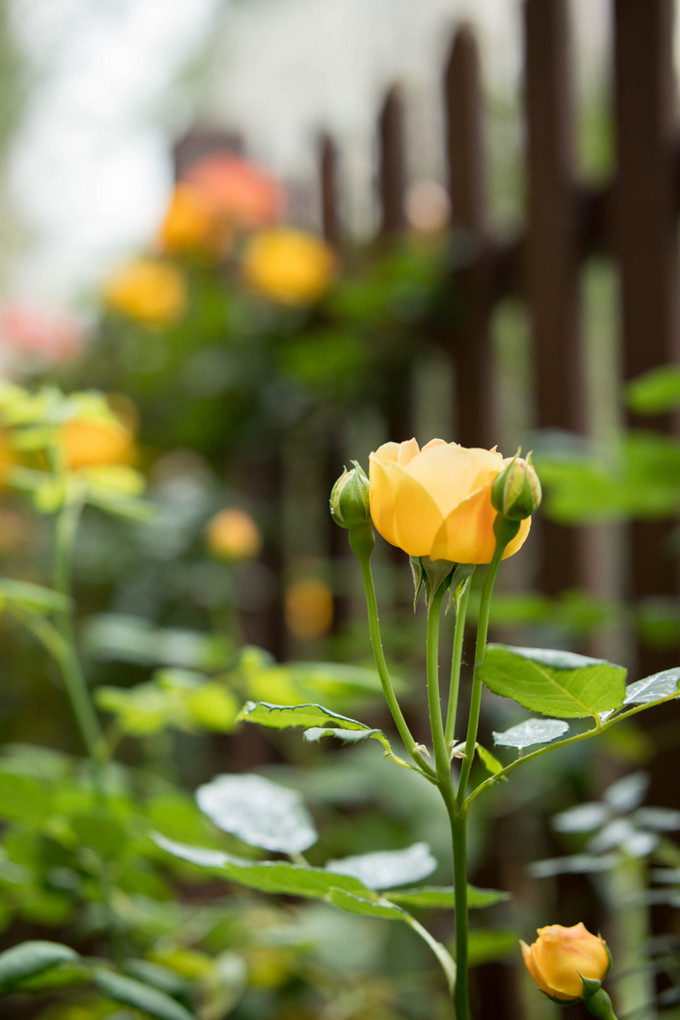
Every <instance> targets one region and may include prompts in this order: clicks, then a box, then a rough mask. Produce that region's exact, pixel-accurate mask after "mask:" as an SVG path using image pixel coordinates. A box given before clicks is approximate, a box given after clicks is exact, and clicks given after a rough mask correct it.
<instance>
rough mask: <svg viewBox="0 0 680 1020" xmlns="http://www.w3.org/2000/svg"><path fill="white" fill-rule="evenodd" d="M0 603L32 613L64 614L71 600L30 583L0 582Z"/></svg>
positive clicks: (6, 579)
mask: <svg viewBox="0 0 680 1020" xmlns="http://www.w3.org/2000/svg"><path fill="white" fill-rule="evenodd" d="M0 602H9V604H10V605H15V606H18V607H19V608H20V609H27V610H29V611H30V612H32V613H43V614H44V613H66V612H68V609H69V606H70V604H71V600H70V599H69V598H68V596H67V595H62V594H61V592H58V591H53V589H52V588H44V587H43V586H42V585H40V584H33V583H31V582H30V581H14V580H11V579H8V578H4V579H3V580H2V581H0Z"/></svg>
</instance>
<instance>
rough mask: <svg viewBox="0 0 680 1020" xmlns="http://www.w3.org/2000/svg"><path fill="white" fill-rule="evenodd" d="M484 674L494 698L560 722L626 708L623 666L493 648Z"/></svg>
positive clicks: (566, 655)
mask: <svg viewBox="0 0 680 1020" xmlns="http://www.w3.org/2000/svg"><path fill="white" fill-rule="evenodd" d="M480 675H481V677H482V680H483V681H484V682H485V683H486V685H487V686H488V687H489V689H490V690H492V691H493V692H494V694H500V695H502V696H503V697H506V698H512V699H513V700H514V701H516V702H518V704H520V705H522V706H523V707H524V708H528V709H530V710H532V711H534V712H542V713H543V714H545V715H553V716H557V717H558V718H577V719H578V718H583V717H585V716H593V717H596V716H598V715H599V714H600V713H601V712H611V711H613V710H615V709H617V708H620V707H621V705H622V704H623V699H624V694H625V676H626V671H625V669H624V668H623V667H622V666H616V665H614V664H613V663H611V662H606V661H605V660H604V659H591V658H588V657H586V656H585V655H575V654H574V653H573V652H563V651H553V650H552V649H545V648H509V647H507V646H505V645H489V646H488V649H487V655H486V659H485V661H484V663H483V664H482V666H481V667H480Z"/></svg>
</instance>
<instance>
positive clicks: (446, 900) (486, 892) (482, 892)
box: [385, 885, 510, 909]
mask: <svg viewBox="0 0 680 1020" xmlns="http://www.w3.org/2000/svg"><path fill="white" fill-rule="evenodd" d="M385 897H386V898H387V899H388V900H391V901H392V902H394V903H403V905H404V906H405V907H415V908H419V907H422V908H423V909H427V908H433V909H449V908H452V907H453V906H454V904H455V896H454V890H453V886H421V887H420V888H417V889H399V890H397V891H396V892H391V891H390V892H386V893H385ZM467 899H468V906H469V907H471V908H478V907H491V906H493V905H494V904H495V903H503V902H504V901H505V900H509V899H510V894H509V893H507V892H503V891H501V890H500V889H479V888H478V887H477V886H474V885H468V890H467Z"/></svg>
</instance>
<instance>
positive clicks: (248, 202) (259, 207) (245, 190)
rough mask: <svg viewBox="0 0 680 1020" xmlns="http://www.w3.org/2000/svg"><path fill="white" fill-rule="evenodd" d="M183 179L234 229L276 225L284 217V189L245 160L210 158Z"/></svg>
mask: <svg viewBox="0 0 680 1020" xmlns="http://www.w3.org/2000/svg"><path fill="white" fill-rule="evenodd" d="M182 179H183V180H184V181H185V182H186V183H187V184H190V185H191V186H192V187H193V188H195V189H196V190H197V191H199V192H201V193H202V194H203V195H204V196H205V198H207V199H208V200H209V201H210V202H211V204H212V205H213V206H214V208H215V209H216V210H217V211H218V212H219V213H220V214H221V215H222V216H223V217H225V218H226V220H227V221H228V222H229V224H231V225H232V226H233V227H237V228H241V229H246V230H249V229H252V228H254V227H263V226H267V225H269V224H271V223H276V222H277V220H279V219H280V217H281V213H282V211H283V204H284V200H283V191H282V190H281V187H280V186H279V184H277V182H276V181H275V180H274V179H273V178H272V177H269V175H268V174H266V173H264V171H262V170H260V169H259V167H256V166H255V165H254V164H253V163H250V162H248V160H246V159H243V158H242V157H241V156H234V155H231V154H225V153H221V154H213V155H211V156H206V157H205V158H204V159H201V160H199V161H198V162H196V163H194V164H193V166H191V167H189V169H188V170H187V171H186V172H185V173H184V174H182Z"/></svg>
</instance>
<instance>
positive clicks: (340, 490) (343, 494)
mask: <svg viewBox="0 0 680 1020" xmlns="http://www.w3.org/2000/svg"><path fill="white" fill-rule="evenodd" d="M352 464H353V465H354V467H351V468H349V470H346V471H344V472H343V473H342V474H341V475H340V477H339V478H338V480H337V482H336V483H335V485H334V486H333V488H332V490H331V499H330V507H331V516H332V518H333V520H334V521H335V523H336V524H339V525H340V527H341V528H353V527H355V526H356V525H359V524H369V523H370V521H371V507H370V503H369V499H368V478H367V477H366V474H365V472H364V471H363V469H362V468H361V467H360V465H359V464H358V463H357V462H356V461H355V460H353V461H352Z"/></svg>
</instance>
